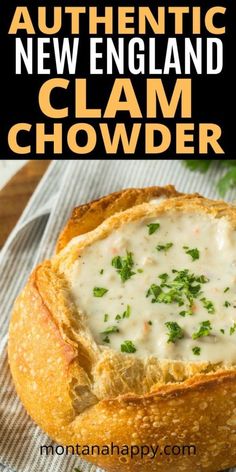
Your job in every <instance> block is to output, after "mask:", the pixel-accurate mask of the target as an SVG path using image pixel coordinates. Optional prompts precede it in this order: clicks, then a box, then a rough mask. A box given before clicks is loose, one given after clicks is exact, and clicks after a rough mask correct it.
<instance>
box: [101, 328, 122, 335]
mask: <svg viewBox="0 0 236 472" xmlns="http://www.w3.org/2000/svg"><path fill="white" fill-rule="evenodd" d="M119 331H120V330H119V328H118V327H117V326H109V327H108V328H107V329H105V331H102V332H101V334H113V333H119Z"/></svg>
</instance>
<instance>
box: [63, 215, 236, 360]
mask: <svg viewBox="0 0 236 472" xmlns="http://www.w3.org/2000/svg"><path fill="white" fill-rule="evenodd" d="M70 284H71V289H72V294H73V297H74V299H75V302H76V304H77V306H78V307H79V309H80V310H82V311H83V313H84V314H85V316H86V318H87V323H88V325H89V328H90V330H91V332H92V334H93V336H94V338H95V340H96V342H97V343H98V344H99V345H103V346H107V347H110V348H112V349H114V350H117V351H119V352H122V353H124V354H125V355H130V356H138V357H141V358H146V357H148V356H156V357H157V358H159V359H173V360H174V359H176V360H184V361H185V360H186V361H189V360H191V361H203V360H204V361H205V360H207V361H211V362H220V361H226V362H227V361H228V362H235V361H236V236H235V232H234V231H233V230H232V229H231V227H230V224H229V223H228V221H227V219H225V218H221V219H214V218H212V217H210V216H207V215H197V214H195V213H192V214H184V213H183V214H180V213H178V214H177V213H176V212H172V213H171V214H170V213H169V214H165V215H162V216H161V217H157V218H151V219H150V218H148V219H147V218H145V219H142V220H139V221H135V222H132V223H127V224H124V225H123V226H122V227H120V228H119V229H117V230H115V231H113V232H112V233H111V234H110V235H109V236H108V237H106V238H105V239H103V240H99V241H97V242H95V243H94V244H92V245H91V246H88V247H87V248H86V249H85V250H83V252H82V254H81V255H80V257H79V258H78V260H77V261H76V262H75V263H74V265H73V269H72V272H71V276H70Z"/></svg>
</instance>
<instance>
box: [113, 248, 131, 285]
mask: <svg viewBox="0 0 236 472" xmlns="http://www.w3.org/2000/svg"><path fill="white" fill-rule="evenodd" d="M111 265H112V266H113V267H115V269H116V270H117V272H118V274H119V275H120V277H121V280H122V282H125V281H126V280H128V279H130V277H132V275H134V274H135V272H133V271H132V268H133V266H134V261H133V254H132V252H128V251H127V252H126V257H122V256H116V257H114V258H113V259H112V262H111Z"/></svg>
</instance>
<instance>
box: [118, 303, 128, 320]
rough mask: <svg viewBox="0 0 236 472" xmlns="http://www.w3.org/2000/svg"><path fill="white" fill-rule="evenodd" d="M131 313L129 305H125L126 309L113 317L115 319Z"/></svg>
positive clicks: (126, 316)
mask: <svg viewBox="0 0 236 472" xmlns="http://www.w3.org/2000/svg"><path fill="white" fill-rule="evenodd" d="M130 314H131V308H130V305H127V307H126V310H125V311H124V312H123V313H122V314H121V315H119V314H118V315H116V317H115V319H116V320H118V321H119V320H121V319H122V318H129V317H130Z"/></svg>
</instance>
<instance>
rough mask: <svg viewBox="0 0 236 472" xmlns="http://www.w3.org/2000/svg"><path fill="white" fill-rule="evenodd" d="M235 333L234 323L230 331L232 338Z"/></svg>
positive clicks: (235, 324) (235, 326)
mask: <svg viewBox="0 0 236 472" xmlns="http://www.w3.org/2000/svg"><path fill="white" fill-rule="evenodd" d="M235 331H236V323H235V322H234V324H233V326H231V328H230V331H229V334H230V336H232V334H234V333H235Z"/></svg>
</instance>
